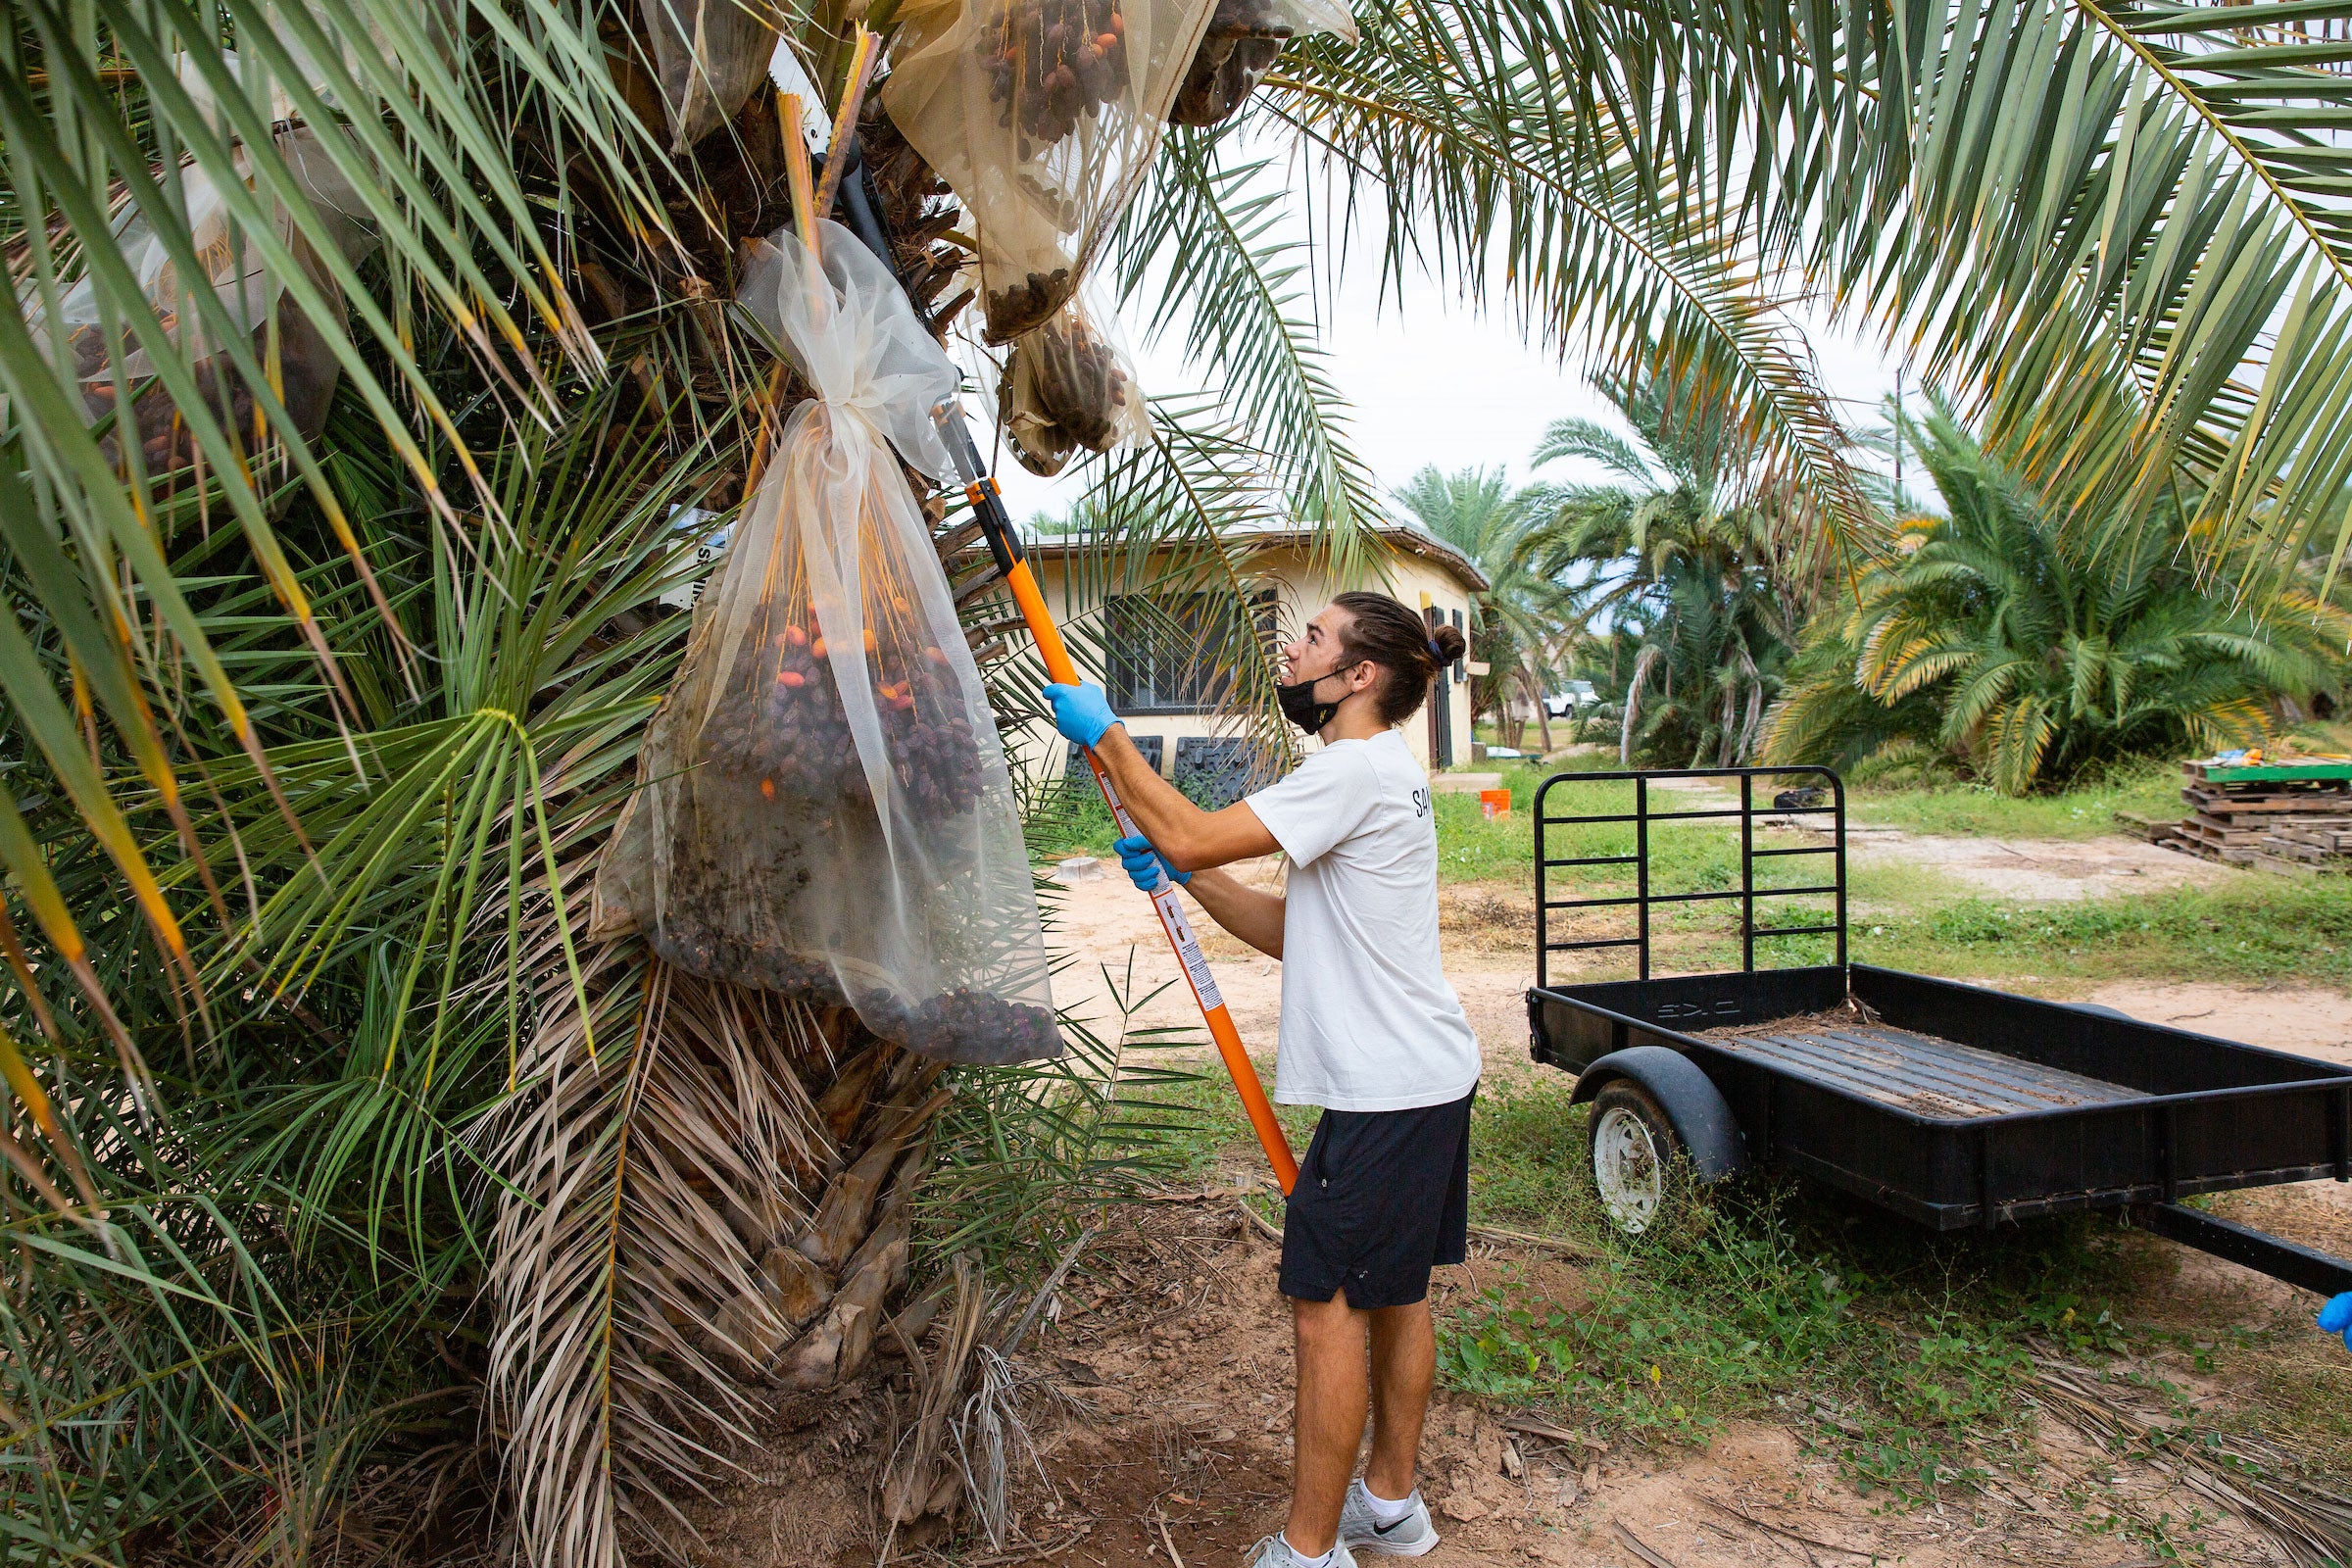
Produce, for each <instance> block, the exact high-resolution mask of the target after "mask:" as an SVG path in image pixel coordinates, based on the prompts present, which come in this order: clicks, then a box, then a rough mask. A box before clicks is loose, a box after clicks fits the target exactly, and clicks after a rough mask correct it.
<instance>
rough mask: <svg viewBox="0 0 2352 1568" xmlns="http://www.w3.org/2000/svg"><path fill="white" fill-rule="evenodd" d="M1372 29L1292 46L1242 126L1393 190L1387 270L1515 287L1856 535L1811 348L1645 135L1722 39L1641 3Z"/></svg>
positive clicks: (1462, 16)
mask: <svg viewBox="0 0 2352 1568" xmlns="http://www.w3.org/2000/svg"><path fill="white" fill-rule="evenodd" d="M1358 22H1359V25H1360V26H1361V28H1362V32H1363V41H1362V42H1361V43H1360V44H1358V45H1356V46H1355V47H1353V48H1346V49H1343V48H1340V47H1338V46H1336V45H1333V44H1331V43H1330V42H1329V41H1328V40H1309V41H1307V42H1305V43H1303V44H1301V45H1299V46H1295V47H1294V48H1293V49H1291V50H1290V51H1288V52H1287V53H1286V54H1285V56H1284V58H1283V61H1282V69H1281V70H1279V71H1278V72H1276V73H1273V74H1270V75H1269V76H1268V77H1267V78H1266V84H1265V87H1264V89H1263V90H1262V92H1261V93H1260V94H1259V96H1258V97H1257V98H1256V99H1255V100H1253V101H1252V104H1251V106H1250V109H1249V110H1248V111H1247V117H1246V118H1247V119H1248V120H1249V121H1250V123H1251V124H1252V126H1253V128H1256V129H1257V130H1258V131H1259V133H1262V134H1273V133H1274V127H1273V125H1272V124H1271V123H1270V122H1279V123H1281V124H1283V125H1287V126H1288V127H1289V128H1290V129H1291V130H1292V131H1293V132H1294V133H1295V134H1296V136H1297V137H1298V138H1299V143H1300V150H1301V152H1302V153H1306V154H1309V155H1320V162H1319V164H1318V166H1317V167H1318V168H1320V169H1321V170H1322V171H1324V177H1326V178H1328V179H1329V180H1331V181H1333V182H1334V183H1335V184H1336V185H1337V187H1338V192H1339V194H1338V204H1344V206H1345V207H1346V209H1347V210H1348V211H1350V212H1353V211H1357V210H1361V209H1364V208H1369V207H1370V206H1371V205H1372V198H1373V197H1374V196H1375V195H1377V202H1378V206H1377V211H1378V214H1379V220H1378V221H1380V222H1381V223H1382V224H1383V225H1384V226H1383V227H1382V229H1381V230H1380V231H1379V234H1380V239H1381V247H1380V254H1381V257H1382V265H1383V267H1384V269H1385V270H1386V272H1387V273H1388V274H1389V275H1390V276H1401V275H1402V274H1403V273H1404V271H1405V270H1407V269H1410V268H1416V267H1418V268H1425V269H1428V270H1431V271H1433V272H1434V273H1435V274H1436V275H1437V276H1438V277H1439V278H1440V279H1441V280H1442V281H1445V282H1447V283H1449V284H1451V285H1453V286H1455V287H1457V288H1459V289H1461V290H1462V291H1463V292H1464V293H1465V294H1466V295H1467V296H1469V297H1470V298H1471V299H1473V300H1474V301H1475V300H1479V299H1482V298H1483V297H1484V296H1485V294H1486V292H1487V290H1488V287H1489V279H1490V278H1493V277H1497V276H1501V277H1507V278H1508V279H1509V287H1508V290H1507V292H1506V294H1505V300H1506V302H1507V304H1508V306H1509V308H1510V309H1512V310H1513V311H1514V312H1516V313H1517V314H1519V315H1520V316H1521V317H1522V318H1523V319H1525V320H1527V321H1528V322H1529V324H1530V325H1531V326H1532V327H1533V328H1535V329H1536V331H1537V332H1538V333H1539V334H1540V335H1541V336H1542V337H1543V339H1544V341H1545V342H1547V343H1550V344H1553V345H1555V346H1558V347H1561V348H1563V349H1565V348H1567V347H1569V346H1571V345H1581V346H1582V347H1583V349H1584V351H1585V353H1586V355H1587V357H1588V358H1589V360H1590V361H1591V363H1593V365H1595V366H1597V367H1600V368H1604V369H1607V370H1611V371H1614V372H1616V373H1620V374H1624V373H1633V372H1639V371H1644V370H1661V369H1662V370H1663V371H1664V372H1665V373H1667V374H1669V375H1671V376H1672V377H1674V378H1675V379H1676V380H1677V381H1678V383H1679V384H1681V385H1683V386H1684V387H1685V388H1686V389H1687V390H1688V391H1689V393H1690V394H1691V397H1692V398H1693V399H1694V400H1697V401H1699V402H1701V403H1703V405H1704V406H1705V407H1707V408H1708V409H1710V410H1711V411H1713V413H1714V415H1715V417H1721V418H1725V419H1727V420H1730V421H1732V422H1734V423H1735V424H1737V425H1738V427H1739V428H1740V432H1741V436H1742V442H1743V445H1744V446H1745V447H1746V448H1747V449H1748V450H1749V451H1751V452H1752V453H1753V454H1754V455H1755V461H1754V463H1753V465H1752V468H1751V470H1750V471H1751V476H1752V477H1753V478H1754V479H1755V480H1756V481H1757V482H1758V483H1759V485H1762V486H1765V487H1768V488H1769V489H1770V490H1771V491H1772V493H1773V494H1775V495H1777V496H1778V497H1779V498H1780V499H1781V501H1782V502H1783V504H1784V508H1785V515H1786V516H1787V517H1788V520H1789V522H1790V523H1791V524H1792V526H1793V525H1795V524H1797V522H1798V519H1799V517H1800V515H1801V517H1802V518H1803V519H1804V523H1805V524H1806V526H1805V527H1804V528H1803V529H1802V531H1800V532H1799V533H1798V535H1797V537H1796V539H1795V540H1794V541H1793V542H1796V543H1803V544H1809V545H1820V544H1824V543H1826V544H1829V545H1833V546H1834V545H1836V544H1837V543H1838V541H1839V540H1840V539H1842V538H1845V537H1848V536H1851V535H1853V534H1855V533H1857V532H1858V531H1860V530H1861V529H1862V528H1863V527H1864V526H1865V524H1866V521H1867V516H1868V508H1867V505H1866V503H1865V502H1864V500H1863V497H1862V493H1861V489H1860V485H1859V482H1858V480H1856V479H1855V477H1854V475H1853V473H1852V471H1851V468H1850V466H1849V465H1848V464H1847V462H1846V458H1845V453H1846V448H1847V440H1846V437H1845V434H1844V431H1843V429H1842V427H1841V426H1840V424H1839V422H1838V419H1837V418H1836V417H1835V416H1834V414H1833V413H1832V411H1831V407H1830V404H1829V402H1828V400H1827V399H1826V398H1825V397H1824V396H1823V394H1822V392H1821V390H1820V388H1819V386H1818V384H1817V381H1816V378H1815V377H1814V375H1813V373H1812V367H1811V363H1810V358H1809V355H1808V353H1807V351H1806V350H1805V348H1804V346H1803V342H1802V339H1801V336H1800V335H1799V334H1798V333H1797V332H1796V331H1795V330H1794V328H1793V327H1792V326H1791V325H1790V323H1789V321H1788V320H1787V319H1786V318H1785V317H1784V316H1783V314H1782V311H1781V306H1780V303H1779V301H1777V300H1776V299H1775V298H1774V296H1773V294H1772V292H1771V290H1770V288H1769V287H1767V286H1765V285H1763V284H1762V283H1761V282H1760V280H1759V279H1758V277H1757V276H1756V275H1755V273H1754V271H1753V270H1752V269H1751V268H1749V267H1748V266H1747V265H1746V264H1745V263H1744V262H1743V261H1742V260H1741V246H1740V234H1739V232H1738V230H1737V228H1736V226H1733V225H1729V224H1727V223H1725V222H1723V221H1721V216H1720V213H1719V212H1717V211H1716V210H1715V209H1714V208H1713V207H1712V206H1711V204H1710V202H1709V201H1708V199H1707V198H1708V195H1709V193H1708V192H1707V191H1706V190H1705V189H1704V187H1703V185H1702V184H1678V183H1676V182H1675V180H1674V178H1673V172H1672V170H1671V168H1665V167H1664V166H1665V165H1670V164H1671V163H1672V161H1671V160H1663V161H1662V160H1660V159H1658V157H1657V156H1656V155H1657V149H1656V148H1655V147H1654V146H1653V145H1651V144H1650V143H1649V142H1648V141H1647V140H1646V139H1644V136H1643V132H1647V131H1650V130H1653V129H1666V128H1667V127H1665V126H1662V125H1659V124H1656V123H1649V124H1642V125H1640V128H1639V130H1638V129H1637V123H1638V118H1637V117H1639V118H1640V119H1644V120H1645V119H1647V118H1648V111H1647V106H1648V105H1649V104H1650V103H1651V101H1652V95H1653V90H1654V84H1655V80H1656V79H1657V78H1658V76H1659V74H1660V73H1666V72H1668V71H1670V70H1672V69H1674V68H1675V67H1676V66H1678V65H1679V64H1681V60H1680V57H1679V56H1676V53H1675V52H1676V50H1677V49H1678V48H1685V47H1687V48H1688V49H1690V50H1691V51H1692V52H1694V53H1697V54H1701V55H1706V56H1708V57H1710V58H1712V57H1714V56H1715V55H1716V54H1718V53H1719V51H1718V50H1717V49H1716V48H1715V47H1714V46H1713V45H1712V44H1711V43H1710V42H1709V41H1708V35H1707V34H1704V33H1698V32H1693V33H1691V34H1689V35H1688V36H1687V37H1684V38H1680V39H1678V40H1677V41H1676V42H1675V43H1672V44H1666V45H1663V46H1661V45H1659V44H1658V42H1657V40H1658V39H1659V38H1661V37H1663V36H1666V35H1667V34H1668V33H1669V32H1671V29H1667V30H1666V31H1663V32H1660V33H1651V32H1649V31H1647V22H1646V20H1645V19H1642V17H1641V14H1640V12H1639V11H1638V10H1629V11H1627V12H1624V13H1619V12H1614V11H1603V10H1600V9H1597V8H1582V9H1580V8H1573V7H1571V8H1566V9H1562V8H1558V7H1552V6H1544V5H1538V4H1533V3H1529V0H1520V3H1514V4H1510V5H1503V6H1483V5H1469V4H1462V3H1458V0H1446V3H1441V4H1435V5H1414V6H1403V5H1394V4H1387V3H1383V4H1380V5H1378V6H1375V7H1371V8H1368V10H1367V13H1366V14H1365V15H1363V16H1360V17H1359V18H1358ZM1669 57H1674V58H1672V59H1670V58H1669ZM1692 79H1705V78H1704V77H1703V76H1699V77H1694V78H1692ZM1612 89H1617V90H1616V91H1615V93H1614V95H1612ZM1683 129H1684V130H1686V131H1688V132H1689V134H1690V135H1691V136H1700V135H1701V134H1702V132H1703V131H1704V129H1705V127H1703V126H1697V125H1691V126H1685V127H1683ZM1700 162H1701V163H1703V160H1701V161H1700Z"/></svg>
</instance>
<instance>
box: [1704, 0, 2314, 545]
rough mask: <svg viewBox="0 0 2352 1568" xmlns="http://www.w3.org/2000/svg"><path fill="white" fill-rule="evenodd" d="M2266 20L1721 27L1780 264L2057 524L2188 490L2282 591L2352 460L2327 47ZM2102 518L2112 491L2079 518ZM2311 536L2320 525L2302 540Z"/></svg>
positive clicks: (1967, 15)
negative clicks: (1860, 322)
mask: <svg viewBox="0 0 2352 1568" xmlns="http://www.w3.org/2000/svg"><path fill="white" fill-rule="evenodd" d="M2306 16H2307V14H2306V13H2303V12H2298V11H2296V10H2294V9H2292V8H2287V7H2278V6H2265V7H2255V8H2250V9H2241V8H2227V9H2226V10H2225V9H2224V8H2215V7H2206V6H2194V5H2174V4H2164V5H2149V6H2131V5H2126V6H2121V7H2106V6H2101V5H2098V4H2094V3H2091V0H2030V3H2027V4H2024V5H2019V6H1994V7H1983V8H1980V7H1975V6H1965V7H1946V6H1935V7H1930V8H1928V9H1927V10H1925V11H1897V12H1861V13H1846V14H1841V15H1840V16H1839V17H1838V18H1837V19H1836V20H1835V21H1831V22H1829V23H1827V25H1811V24H1810V23H1808V22H1802V21H1800V19H1799V17H1798V14H1796V13H1793V12H1790V11H1789V10H1787V9H1786V8H1782V9H1775V8H1773V7H1772V6H1770V5H1764V4H1752V3H1747V0H1742V3H1740V4H1738V5H1735V6H1733V7H1731V8H1728V9H1724V8H1711V10H1710V16H1709V17H1707V18H1702V19H1694V20H1697V21H1698V23H1699V25H1705V26H1711V27H1719V28H1721V29H1723V30H1724V31H1725V32H1726V33H1728V34H1732V35H1736V36H1737V37H1739V38H1740V40H1741V44H1740V48H1741V55H1742V61H1741V73H1742V74H1743V77H1744V81H1745V84H1746V87H1747V90H1748V91H1749V92H1750V93H1752V94H1753V99H1752V104H1751V106H1750V108H1749V110H1748V112H1749V113H1752V114H1754V115H1756V116H1758V117H1761V118H1760V119H1759V120H1758V121H1756V122H1755V123H1756V124H1757V125H1758V126H1759V127H1760V128H1759V132H1758V133H1759V135H1760V136H1762V137H1763V140H1764V145H1763V146H1762V147H1760V149H1759V164H1760V165H1762V166H1764V167H1770V168H1772V169H1774V170H1775V171H1776V172H1777V175H1778V177H1777V178H1775V179H1772V180H1768V181H1759V182H1758V186H1759V187H1761V193H1760V194H1759V195H1758V196H1757V198H1756V200H1757V202H1758V204H1759V206H1760V207H1762V208H1765V209H1768V211H1767V212H1766V213H1765V215H1764V216H1763V217H1762V218H1761V219H1760V221H1759V226H1758V232H1759V234H1760V235H1762V236H1763V237H1764V239H1765V242H1766V244H1767V248H1768V250H1770V251H1771V252H1772V253H1773V254H1775V255H1782V254H1786V255H1791V256H1796V257H1801V258H1802V265H1804V266H1806V267H1808V268H1819V269H1821V270H1824V271H1825V272H1826V273H1827V275H1828V276H1830V277H1831V278H1832V279H1834V281H1835V284H1836V287H1837V290H1838V299H1839V302H1840V304H1841V305H1842V306H1843V307H1844V308H1846V309H1848V310H1849V311H1852V312H1854V313H1856V314H1860V315H1868V316H1873V317H1876V318H1878V319H1881V320H1884V321H1886V322H1887V323H1888V325H1889V327H1890V328H1891V330H1892V331H1893V332H1895V333H1896V334H1898V335H1900V336H1901V337H1902V338H1903V339H1904V340H1905V341H1907V342H1908V343H1910V344H1912V345H1914V346H1915V348H1916V351H1917V354H1918V357H1919V360H1918V362H1919V363H1920V364H1921V365H1922V368H1924V369H1925V370H1926V372H1927V374H1928V375H1929V376H1930V378H1932V379H1936V380H1938V381H1941V382H1943V383H1945V384H1947V385H1952V386H1957V387H1965V388H1967V389H1968V391H1969V402H1970V403H1971V405H1972V407H1975V408H1977V409H1981V410H1982V411H1983V412H1984V414H1985V417H1986V418H1987V420H1988V426H1987V428H1988V434H1989V437H1990V439H1991V440H1992V441H1993V442H1994V443H1995V444H1996V445H1999V446H2001V447H2003V448H2004V449H2005V450H2010V451H2013V452H2016V453H2017V454H2019V455H2020V456H2021V457H2022V458H2023V460H2024V461H2025V463H2026V466H2027V468H2028V470H2029V471H2030V472H2031V474H2032V475H2033V477H2034V479H2035V480H2036V481H2038V482H2040V483H2043V484H2045V485H2048V486H2051V487H2053V493H2054V494H2057V495H2060V496H2063V497H2065V498H2067V501H2068V504H2069V505H2075V504H2090V505H2094V506H2095V507H2096V509H2097V510H2100V511H2110V510H2113V509H2115V508H2117V507H2121V508H2122V509H2123V510H2124V511H2125V512H2126V513H2128V514H2130V515H2138V514H2140V513H2142V512H2144V511H2145V510H2146V509H2147V508H2148V506H2149V505H2150V504H2151V503H2152V502H2153V500H2154V499H2155V498H2156V497H2157V496H2158V495H2160V494H2161V493H2163V492H2164V491H2165V490H2167V489H2168V488H2170V487H2172V486H2175V485H2180V486H2181V487H2182V488H2185V489H2186V490H2187V491H2189V492H2190V493H2193V494H2199V495H2201V496H2202V497H2203V500H2202V503H2201V515H2202V517H2203V519H2204V520H2205V521H2206V522H2208V523H2209V524H2210V528H2209V530H2208V532H2207V534H2206V535H2205V540H2204V548H2206V549H2207V550H2208V551H2209V552H2210V553H2212V554H2213V555H2214V556H2218V555H2220V554H2224V553H2229V552H2230V551H2231V550H2232V549H2233V546H2234V544H2235V542H2236V541H2237V540H2238V539H2239V538H2241V537H2242V536H2244V535H2246V534H2247V533H2248V532H2249V531H2252V532H2254V533H2258V534H2259V535H2260V536H2261V538H2262V540H2263V544H2262V546H2261V548H2260V549H2257V550H2255V551H2253V552H2251V553H2245V554H2240V555H2239V556H2237V557H2236V559H2238V560H2240V561H2241V562H2242V563H2243V564H2244V565H2243V569H2255V568H2256V567H2257V565H2259V566H2260V567H2261V568H2262V569H2265V570H2268V571H2270V572H2271V573H2273V575H2274V577H2276V574H2277V573H2278V571H2280V570H2282V569H2283V567H2284V566H2285V564H2287V563H2289V562H2291V560H2292V556H2293V551H2294V548H2295V545H2296V543H2297V542H2298V541H2301V540H2304V539H2308V538H2314V537H2318V538H2320V539H2321V540H2322V542H2323V543H2325V544H2327V545H2329V546H2332V547H2334V548H2337V549H2340V548H2341V543H2342V541H2341V539H2340V538H2338V537H2335V530H2336V527H2337V523H2338V517H2337V512H2338V506H2339V501H2338V496H2339V492H2340V490H2341V487H2342V484H2343V482H2344V477H2345V474H2346V472H2347V470H2348V468H2352V382H2348V381H2347V378H2346V368H2347V367H2346V359H2345V340H2346V335H2347V332H2348V331H2352V318H2348V315H2347V313H2348V312H2352V290H2347V288H2346V284H2347V283H2348V282H2352V209H2347V208H2346V206H2345V205H2344V203H2343V201H2342V199H2341V192H2340V190H2339V189H2338V188H2337V183H2338V178H2339V173H2340V171H2339V169H2338V163H2339V160H2340V155H2339V154H2338V153H2337V152H2336V151H2335V150H2334V148H2333V147H2332V144H2331V140H2330V137H2331V135H2332V131H2333V126H2334V119H2335V117H2336V116H2337V115H2338V114H2339V112H2340V111H2339V109H2338V107H2337V106H2338V105H2339V104H2340V101H2341V93H2342V85H2341V82H2342V78H2341V76H2340V75H2339V74H2338V73H2336V71H2335V70H2334V69H2333V67H2334V66H2335V65H2336V64H2337V63H2338V57H2339V55H2340V50H2341V47H2342V46H2341V45H2340V44H2338V43H2333V42H2327V41H2314V40H2312V39H2310V38H2308V37H2306V36H2304V35H2303V34H2302V33H2301V31H2300V30H2299V28H2298V26H2297V24H2298V22H2300V21H2303V20H2305V19H2306ZM2099 498H2104V499H2099ZM2315 530H2316V531H2317V532H2316V533H2315Z"/></svg>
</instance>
